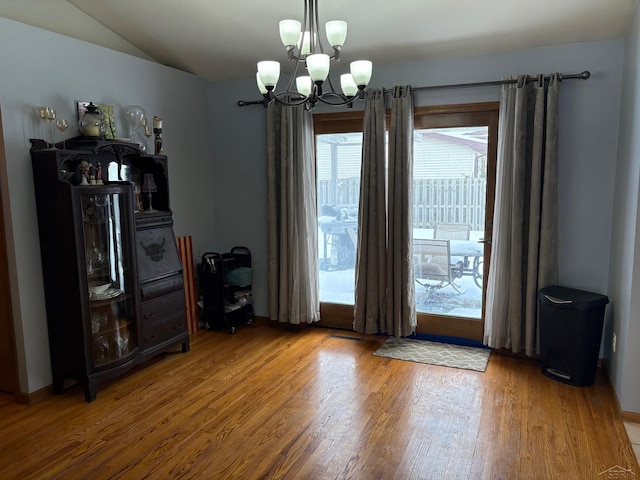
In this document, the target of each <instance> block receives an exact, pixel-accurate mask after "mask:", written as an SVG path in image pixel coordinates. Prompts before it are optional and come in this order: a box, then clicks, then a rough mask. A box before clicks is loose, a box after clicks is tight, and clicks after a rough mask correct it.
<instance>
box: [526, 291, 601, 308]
mask: <svg viewBox="0 0 640 480" xmlns="http://www.w3.org/2000/svg"><path fill="white" fill-rule="evenodd" d="M538 299H539V300H540V301H541V302H544V303H546V304H553V305H554V306H555V307H558V308H568V309H571V310H593V309H595V308H598V307H602V306H604V305H606V304H607V303H609V297H607V296H606V295H601V294H599V293H594V292H587V291H585V290H577V289H575V288H568V287H561V286H559V285H552V286H550V287H545V288H542V289H540V291H539V292H538Z"/></svg>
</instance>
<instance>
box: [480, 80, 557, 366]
mask: <svg viewBox="0 0 640 480" xmlns="http://www.w3.org/2000/svg"><path fill="white" fill-rule="evenodd" d="M517 80H518V81H517V83H516V84H511V85H505V86H504V87H503V91H502V98H501V101H500V119H499V125H500V127H499V134H498V165H497V170H496V201H495V208H494V224H493V234H492V243H493V244H492V256H491V268H490V272H489V277H488V281H487V302H486V305H487V306H486V312H485V336H484V343H485V344H486V345H488V346H490V347H494V348H510V349H511V350H512V351H513V352H516V353H517V352H520V351H522V350H524V352H525V354H526V355H529V356H531V355H535V354H536V353H539V350H540V349H539V330H538V320H537V317H538V316H537V293H538V290H539V289H540V288H543V287H545V286H548V285H552V284H554V283H555V282H557V161H558V159H557V156H558V154H557V136H558V132H557V129H558V125H557V123H558V76H557V74H554V75H551V79H550V81H549V82H548V85H545V82H544V78H543V76H542V75H541V76H540V77H539V78H538V79H537V81H536V82H529V83H527V81H526V80H527V77H526V76H520V77H518V78H517Z"/></svg>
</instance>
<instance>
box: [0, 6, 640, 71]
mask: <svg viewBox="0 0 640 480" xmlns="http://www.w3.org/2000/svg"><path fill="white" fill-rule="evenodd" d="M318 2H319V7H318V9H319V13H320V23H321V24H324V23H325V22H326V21H328V20H346V21H347V22H348V35H347V41H346V43H345V46H344V49H343V55H342V61H343V62H345V63H346V62H350V61H352V60H358V59H369V60H372V61H373V62H374V69H375V65H376V64H386V63H396V62H406V61H417V60H425V59H430V58H438V57H449V56H466V55H477V54H483V53H497V52H504V51H512V50H518V49H524V48H533V47H543V46H550V45H562V44H569V43H581V42H590V41H599V40H608V39H614V38H622V37H624V36H625V34H626V32H627V29H628V25H629V23H630V20H631V16H632V15H633V12H634V10H635V8H636V5H637V3H638V0H537V1H531V0H394V1H384V2H383V1H379V0H375V1H372V0H318ZM303 8H304V0H272V1H270V2H267V1H264V0H232V1H229V0H226V1H222V0H180V1H176V0H100V1H98V0H46V1H45V0H0V16H3V17H6V18H10V19H13V20H16V21H19V22H22V23H26V24H30V25H34V26H37V27H40V28H44V29H46V30H50V31H54V32H57V33H61V34H64V35H67V36H70V37H74V38H77V39H80V40H84V41H87V42H91V43H95V44H98V45H102V46H105V47H108V48H112V49H114V50H118V51H122V52H125V53H129V54H132V55H136V56H139V57H142V58H146V59H149V60H154V61H157V62H160V63H162V64H165V65H169V66H172V67H175V68H178V69H181V70H185V71H187V72H191V73H194V74H196V75H199V76H201V77H203V78H205V79H208V80H211V81H222V80H234V79H240V78H252V77H254V75H255V71H256V62H257V61H259V60H278V61H280V62H281V64H282V65H283V70H284V71H287V67H290V65H287V62H286V54H285V51H284V47H283V46H282V43H281V42H280V37H279V34H278V21H279V20H281V19H284V18H295V19H298V20H302V14H303Z"/></svg>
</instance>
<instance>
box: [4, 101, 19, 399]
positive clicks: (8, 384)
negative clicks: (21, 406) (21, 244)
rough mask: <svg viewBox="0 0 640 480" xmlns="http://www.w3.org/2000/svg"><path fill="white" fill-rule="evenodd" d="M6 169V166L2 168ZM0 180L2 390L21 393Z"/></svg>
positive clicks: (16, 393) (15, 393)
mask: <svg viewBox="0 0 640 480" xmlns="http://www.w3.org/2000/svg"><path fill="white" fill-rule="evenodd" d="M0 165H6V157H5V151H4V135H3V133H2V112H1V111H0ZM2 171H3V172H4V171H6V168H5V169H3V170H2ZM2 185H3V182H0V337H2V338H0V359H2V363H3V365H2V373H1V374H0V391H2V392H7V393H12V394H14V395H20V380H19V373H18V357H17V351H16V336H15V327H14V325H13V321H14V320H13V308H12V305H11V285H10V282H9V259H8V256H7V240H6V231H7V230H6V228H5V223H4V210H3V208H4V202H3V201H2V196H3V195H2V194H3V191H2Z"/></svg>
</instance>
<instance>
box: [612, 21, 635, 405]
mask: <svg viewBox="0 0 640 480" xmlns="http://www.w3.org/2000/svg"><path fill="white" fill-rule="evenodd" d="M638 45H640V9H636V12H635V16H634V18H633V20H632V23H631V28H630V31H629V33H628V35H627V38H626V40H625V45H624V46H625V58H624V75H623V78H624V81H623V90H622V99H623V102H622V109H621V116H620V141H619V153H618V173H617V176H616V185H615V186H616V196H615V203H614V210H613V211H614V212H615V220H614V230H613V242H612V246H611V267H610V282H609V292H610V297H611V300H612V304H613V305H612V307H613V308H612V311H613V315H612V321H611V322H610V323H609V324H608V325H607V329H606V333H605V345H604V346H605V356H606V357H607V358H608V360H609V362H608V363H609V375H610V377H611V380H612V382H613V385H614V387H615V389H616V393H617V395H618V399H619V401H620V406H621V408H622V410H623V411H627V412H640V395H639V394H638V392H640V369H639V368H638V365H640V351H639V350H638V348H637V347H636V346H637V345H638V343H639V342H640V322H639V319H640V256H639V255H638V252H639V251H640V245H639V239H640V221H639V219H638V215H639V214H640V212H639V209H638V203H639V200H640V199H639V198H638V191H639V188H638V187H639V185H638V181H639V178H640V136H639V135H638V133H639V132H640V48H639V47H638ZM610 309H611V308H610ZM614 332H615V333H616V336H617V348H616V352H613V351H612V342H611V336H612V334H613V333H614Z"/></svg>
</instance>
